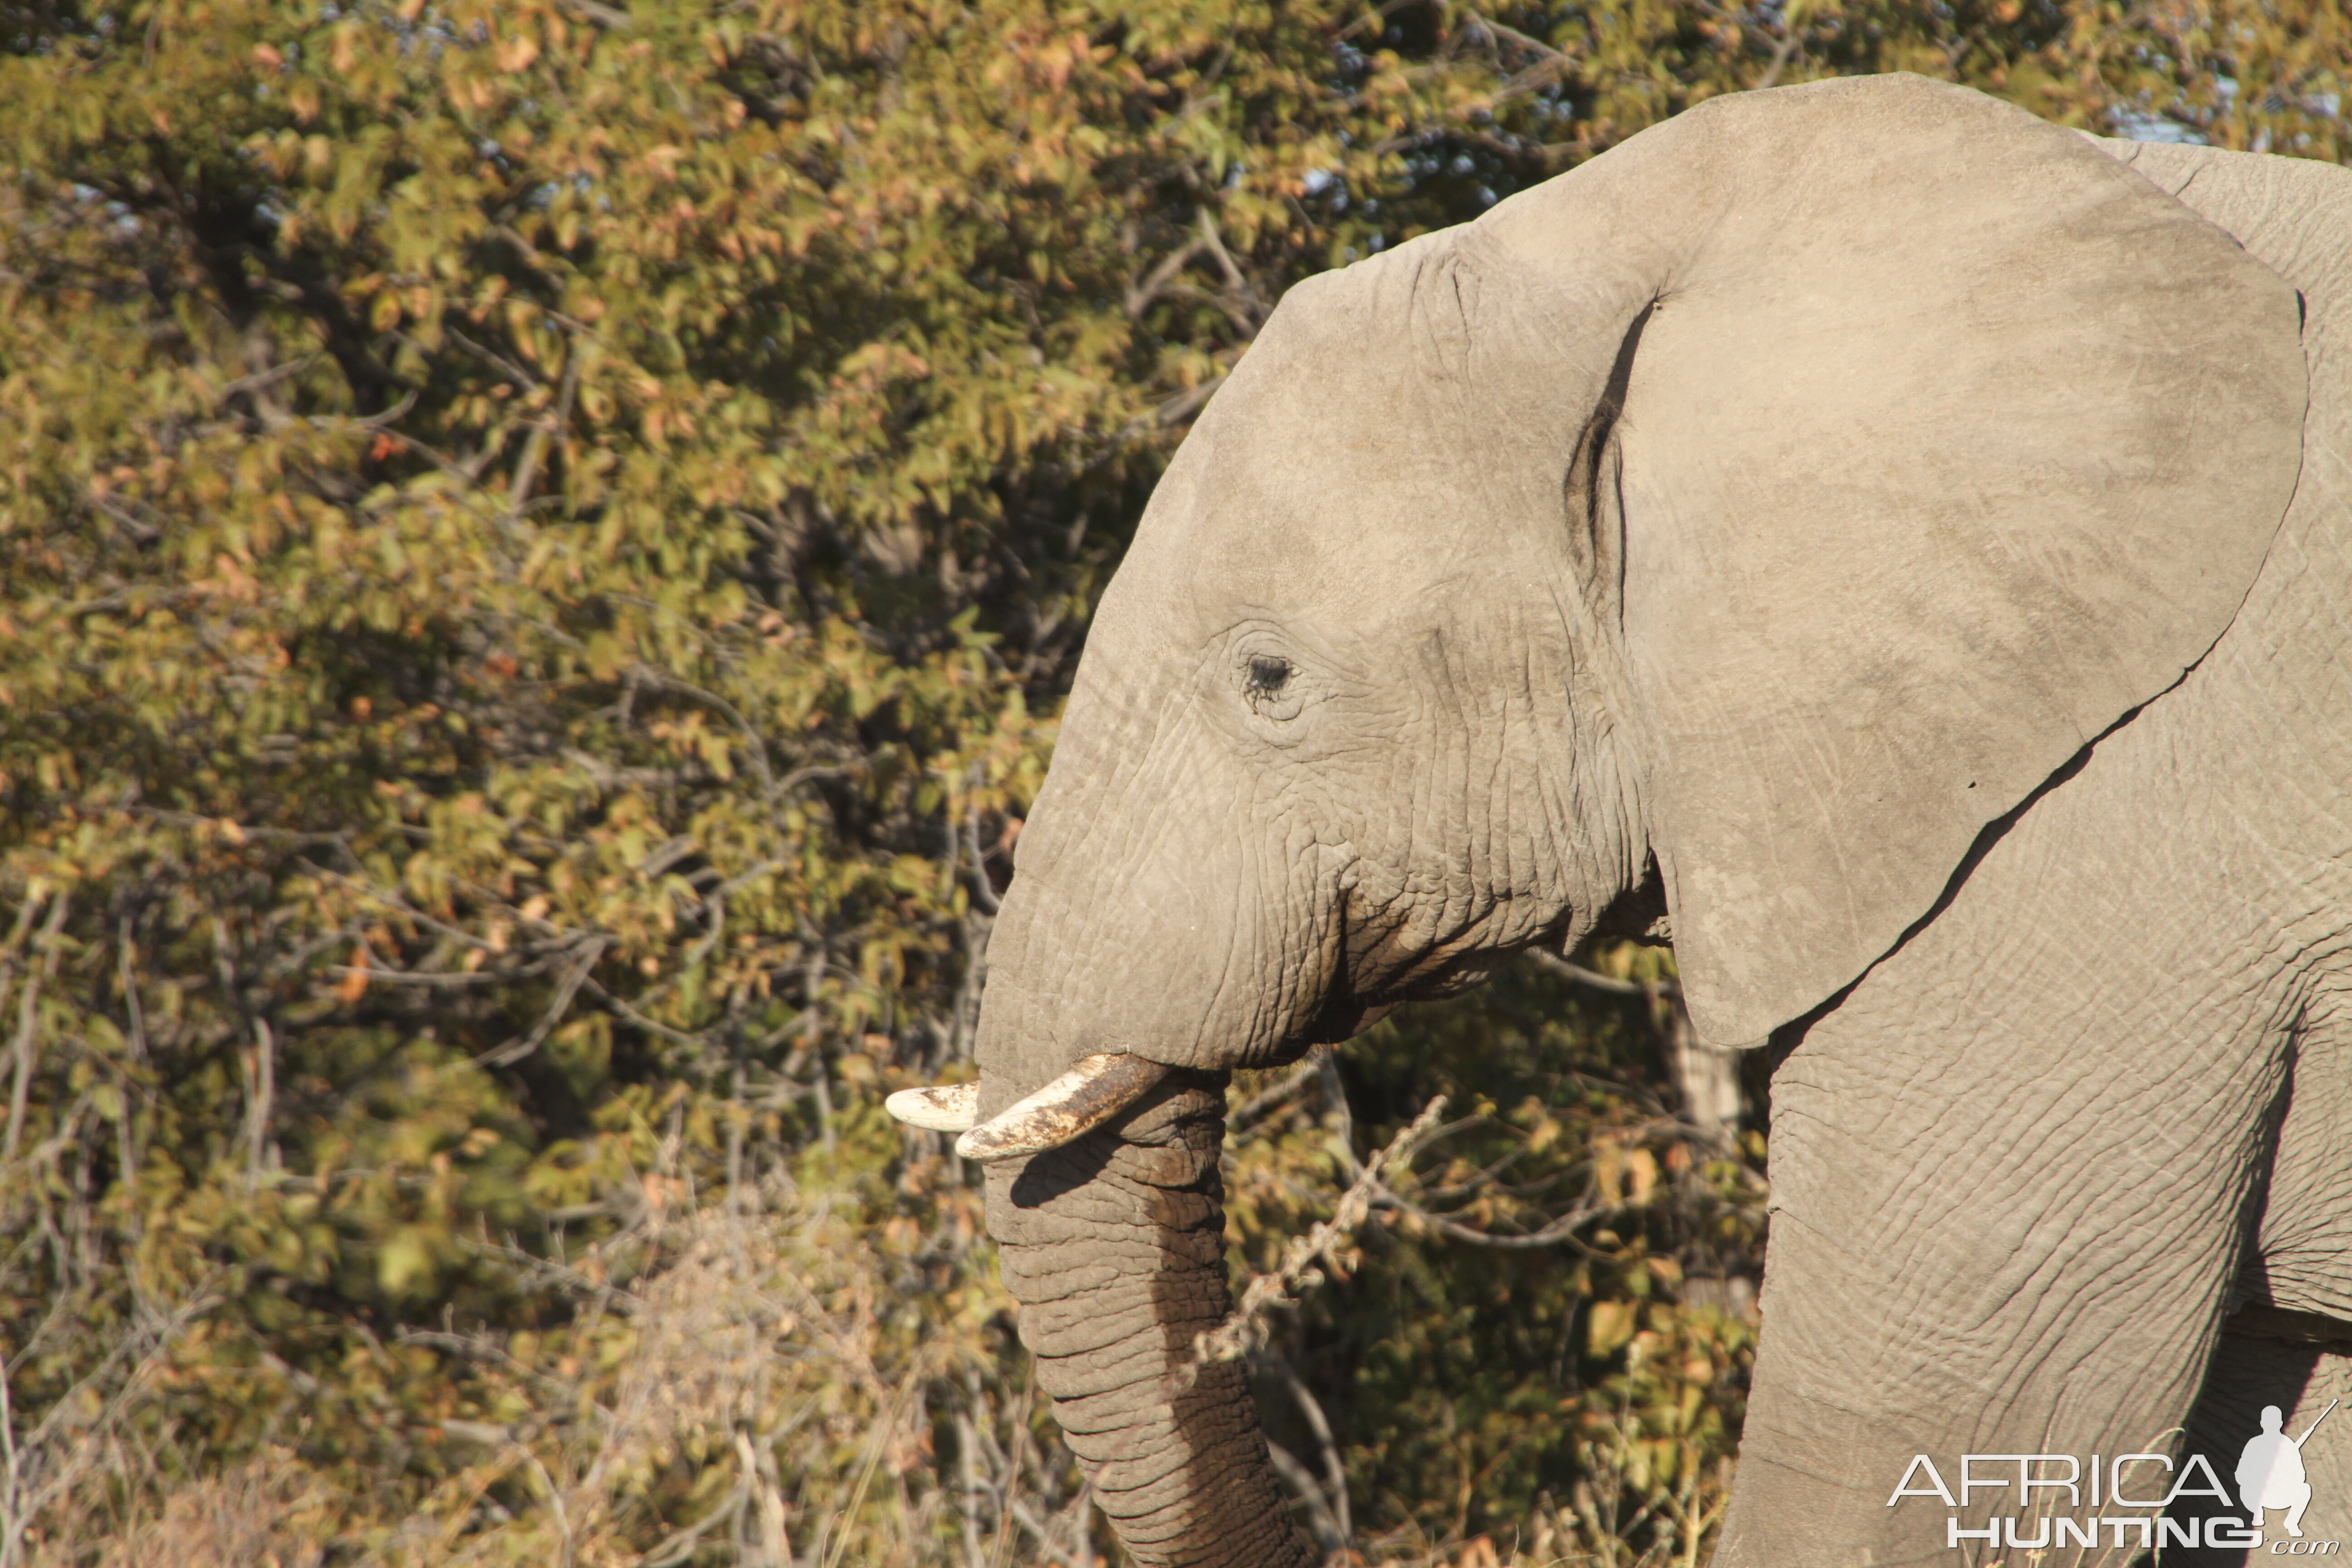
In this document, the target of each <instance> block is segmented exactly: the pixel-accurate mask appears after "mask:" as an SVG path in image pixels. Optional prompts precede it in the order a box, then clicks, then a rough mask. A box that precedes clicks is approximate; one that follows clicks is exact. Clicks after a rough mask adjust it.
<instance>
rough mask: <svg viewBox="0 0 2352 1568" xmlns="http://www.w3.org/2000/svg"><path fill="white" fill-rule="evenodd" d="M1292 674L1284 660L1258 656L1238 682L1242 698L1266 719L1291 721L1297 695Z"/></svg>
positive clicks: (1294, 711)
mask: <svg viewBox="0 0 2352 1568" xmlns="http://www.w3.org/2000/svg"><path fill="white" fill-rule="evenodd" d="M1295 673H1297V672H1296V670H1294V669H1293V668H1292V666H1291V663H1290V661H1289V660H1288V659H1286V658H1276V656H1274V655H1271V654H1258V655H1255V657H1253V658H1251V659H1250V661H1249V669H1248V673H1247V674H1246V676H1245V677H1244V679H1243V682H1242V695H1243V696H1244V697H1245V698H1247V699H1248V700H1249V705H1250V706H1251V707H1252V708H1255V710H1257V711H1258V712H1259V713H1260V714H1261V715H1262V716H1264V717H1265V718H1268V719H1295V718H1297V716H1298V697H1299V692H1298V689H1297V686H1296V685H1295V684H1294V683H1293V682H1292V680H1291V679H1290V678H1291V676H1292V675H1294V674H1295Z"/></svg>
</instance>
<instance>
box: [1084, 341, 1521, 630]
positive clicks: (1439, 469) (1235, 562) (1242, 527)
mask: <svg viewBox="0 0 2352 1568" xmlns="http://www.w3.org/2000/svg"><path fill="white" fill-rule="evenodd" d="M1281 320H1282V318H1281V316H1280V315H1279V314H1277V317H1276V322H1277V323H1279V322H1280V321H1281ZM1359 324H1360V327H1361V329H1362V330H1361V331H1359V332H1357V333H1355V334H1354V335H1355V337H1356V342H1357V345H1358V346H1357V348H1356V350H1355V352H1354V353H1349V354H1343V353H1339V350H1338V348H1337V346H1336V345H1334V344H1333V343H1331V342H1329V341H1328V338H1329V336H1330V331H1329V328H1330V325H1331V323H1329V322H1326V321H1314V322H1309V323H1307V324H1306V326H1305V327H1303V328H1302V329H1301V330H1299V331H1293V332H1291V333H1287V334H1281V335H1277V336H1276V342H1273V343H1272V344H1269V345H1265V346H1264V347H1261V348H1259V349H1256V350H1254V351H1253V353H1252V356H1251V360H1250V362H1249V363H1248V365H1247V366H1246V367H1245V368H1247V369H1248V370H1250V371H1251V372H1252V374H1250V375H1248V376H1247V377H1246V378H1245V377H1244V376H1243V375H1242V374H1240V373H1238V372H1237V373H1236V374H1235V378H1234V383H1235V384H1234V385H1232V386H1230V387H1229V388H1227V389H1226V390H1225V391H1224V392H1223V393H1221V394H1220V395H1218V397H1217V399H1216V400H1215V401H1214V403H1213V405H1212V406H1211V408H1210V410H1209V411H1208V413H1207V414H1205V415H1204V416H1203V417H1202V423H1201V425H1200V426H1198V427H1196V428H1195V430H1194V431H1193V433H1192V436H1191V437H1188V438H1187V440H1186V442H1185V444H1184V446H1183V447H1182V448H1181V450H1180V451H1179V452H1178V454H1177V457H1176V459H1175V461H1174V462H1172V463H1171V466H1170V468H1169V470H1168V472H1167V474H1166V475H1165V476H1164V477H1163V478H1162V479H1161V481H1160V487H1159V489H1158V490H1157V491H1155V493H1154V495H1153V497H1152V501H1151V505H1150V509H1149V510H1147V512H1146V513H1145V516H1144V519H1143V521H1142V523H1141V525H1140V526H1139V529H1138V531H1137V534H1136V541H1135V544H1134V546H1133V548H1132V549H1131V551H1130V552H1129V556H1128V559H1127V562H1126V563H1125V564H1123V565H1122V567H1121V568H1120V571H1119V574H1118V581H1117V582H1116V583H1115V584H1113V595H1114V598H1113V599H1111V600H1107V602H1106V609H1107V610H1111V609H1114V608H1115V607H1116V606H1117V602H1118V600H1119V599H1128V598H1131V599H1136V600H1142V601H1149V602H1150V603H1152V604H1156V605H1162V606H1165V608H1166V609H1167V610H1168V611H1170V612H1171V613H1173V614H1175V615H1177V616H1181V617H1184V618H1185V619H1187V620H1189V621H1192V622H1195V623H1197V624H1208V623H1213V622H1214V621H1215V620H1216V618H1217V617H1218V616H1222V615H1224V614H1225V613H1227V612H1228V611H1229V610H1230V609H1231V608H1232V607H1233V606H1234V605H1236V604H1243V603H1246V604H1249V605H1255V606H1259V607H1261V608H1263V609H1264V610H1265V611H1267V612H1268V613H1270V614H1272V615H1274V616H1276V618H1281V617H1283V616H1288V615H1297V616H1304V617H1309V618H1312V619H1313V620H1315V621H1316V622H1318V624H1319V625H1321V626H1324V628H1325V629H1326V630H1328V631H1329V632H1331V633H1333V634H1335V635H1337V634H1340V633H1343V632H1347V631H1351V630H1358V631H1360V630H1364V629H1368V628H1374V627H1388V626H1391V623H1392V622H1394V621H1395V620H1396V618H1397V617H1398V616H1400V615H1402V616H1403V617H1404V619H1405V621H1406V622H1407V623H1412V622H1415V621H1418V620H1422V619H1425V618H1426V617H1425V616H1423V615H1422V614H1420V613H1419V608H1420V607H1421V606H1423V605H1425V604H1426V602H1427V601H1428V600H1429V598H1430V597H1431V596H1432V595H1435V594H1439V593H1441V592H1443V591H1444V588H1445V586H1446V585H1447V584H1450V583H1454V582H1457V581H1460V580H1462V579H1464V578H1465V577H1475V578H1476V579H1477V580H1479V581H1480V582H1482V583H1484V584H1488V585H1496V584H1524V585H1527V586H1530V587H1538V588H1541V587H1543V586H1544V585H1545V584H1544V581H1543V579H1544V567H1545V565H1546V563H1547V562H1548V559H1549V558H1548V557H1547V556H1546V555H1545V553H1544V552H1542V551H1541V550H1540V549H1539V548H1538V542H1539V535H1540V532H1541V530H1542V529H1543V528H1544V527H1546V526H1553V527H1556V526H1557V515H1556V514H1557V513H1558V510H1559V496H1558V491H1557V475H1556V474H1551V473H1550V472H1549V468H1543V471H1542V473H1541V474H1540V475H1538V480H1540V479H1542V478H1544V477H1547V476H1548V477H1549V479H1550V480H1551V481H1552V482H1551V483H1550V485H1549V487H1547V486H1546V485H1545V484H1544V483H1542V482H1533V483H1530V482H1528V481H1527V475H1528V473H1532V472H1535V470H1534V469H1529V468H1523V467H1522V466H1518V465H1509V464H1504V463H1501V462H1465V453H1464V451H1463V450H1462V447H1461V442H1462V433H1461V431H1460V430H1459V428H1458V424H1459V422H1458V420H1455V419H1454V418H1453V417H1452V416H1450V415H1449V414H1448V413H1447V412H1446V409H1445V407H1444V405H1445V404H1446V403H1447V402H1448V401H1449V398H1450V394H1451V391H1452V389H1451V388H1450V387H1449V386H1448V384H1446V383H1445V381H1444V379H1443V378H1433V377H1432V376H1430V375H1429V374H1427V371H1428V368H1429V366H1428V363H1427V356H1426V354H1424V353H1421V352H1420V351H1418V350H1416V349H1415V348H1414V347H1413V345H1412V342H1411V341H1410V338H1411V333H1410V331H1409V328H1410V326H1411V321H1410V318H1409V316H1407V315H1406V314H1405V313H1403V312H1402V311H1400V312H1397V313H1395V314H1393V315H1390V316H1385V317H1383V316H1381V315H1378V314H1373V315H1369V316H1362V317H1361V318H1360V322H1359ZM1309 329H1312V330H1309ZM1267 331H1268V333H1269V334H1272V333H1274V331H1275V328H1274V326H1273V325H1269V327H1268V329H1267ZM1286 338H1289V339H1306V340H1307V341H1306V342H1286V341H1285V339H1286ZM1538 467H1540V465H1539V466H1538ZM1550 467H1557V464H1556V463H1555V464H1552V465H1550ZM1523 492H1524V493H1523Z"/></svg>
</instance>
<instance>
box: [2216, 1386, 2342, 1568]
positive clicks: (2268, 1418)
mask: <svg viewBox="0 0 2352 1568" xmlns="http://www.w3.org/2000/svg"><path fill="white" fill-rule="evenodd" d="M2338 1403H2339V1401H2336V1400H2333V1399H2331V1400H2329V1401H2328V1402H2327V1408H2326V1410H2323V1411H2321V1412H2320V1413H2319V1420H2318V1421H2314V1422H2313V1423H2312V1424H2311V1425H2310V1426H2306V1427H2305V1428H2304V1431H2303V1436H2300V1437H2290V1436H2287V1435H2286V1433H2285V1432H2284V1430H2283V1429H2282V1424H2283V1423H2284V1420H2285V1419H2286V1418H2285V1416H2284V1415H2283V1414H2282V1413H2281V1412H2280V1410H2279V1407H2278V1406H2277V1405H2263V1429H2262V1430H2261V1431H2260V1432H2258V1433H2256V1434H2255V1435H2254V1436H2252V1437H2250V1438H2248V1439H2247V1440H2246V1447H2245V1451H2244V1452H2242V1453H2241V1454H2240V1455H2239V1456H2238V1500H2239V1501H2240V1502H2242V1503H2243V1504H2245V1505H2246V1512H2247V1514H2248V1515H2249V1516H2250V1517H2249V1521H2248V1522H2249V1523H2251V1524H2252V1527H2253V1528H2254V1529H2256V1530H2260V1529H2261V1528H2262V1527H2263V1510H2265V1509H2273V1508H2283V1509H2284V1510H2286V1532H2287V1533H2288V1534H2289V1535H2292V1536H2294V1538H2295V1539H2296V1540H2298V1541H2300V1540H2302V1539H2303V1510H2305V1509H2306V1508H2309V1507H2310V1506H2311V1479H2310V1477H2308V1476H2306V1475H2305V1473H2304V1468H2303V1446H2304V1445H2305V1443H2308V1442H2310V1441H2311V1435H2312V1434H2313V1433H2314V1432H2316V1431H2318V1430H2319V1422H2320V1421H2325V1420H2326V1419H2327V1417H2328V1415H2330V1414H2331V1413H2332V1412H2334V1410H2335V1409H2336V1405H2337V1404H2338Z"/></svg>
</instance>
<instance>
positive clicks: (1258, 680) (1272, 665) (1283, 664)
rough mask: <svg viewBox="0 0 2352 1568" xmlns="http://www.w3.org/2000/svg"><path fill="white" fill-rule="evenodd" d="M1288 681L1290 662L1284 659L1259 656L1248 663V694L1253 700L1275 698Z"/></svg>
mask: <svg viewBox="0 0 2352 1568" xmlns="http://www.w3.org/2000/svg"><path fill="white" fill-rule="evenodd" d="M1289 679H1290V661H1289V660H1288V659H1286V658H1266V657H1265V656H1263V655H1261V656H1260V657H1258V658H1253V659H1251V660H1250V661H1249V694H1250V696H1251V697H1253V698H1259V697H1272V696H1275V695H1276V694H1277V693H1279V692H1280V691H1281V690H1282V688H1283V686H1284V684H1285V683H1286V682H1287V681H1288V680H1289Z"/></svg>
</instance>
